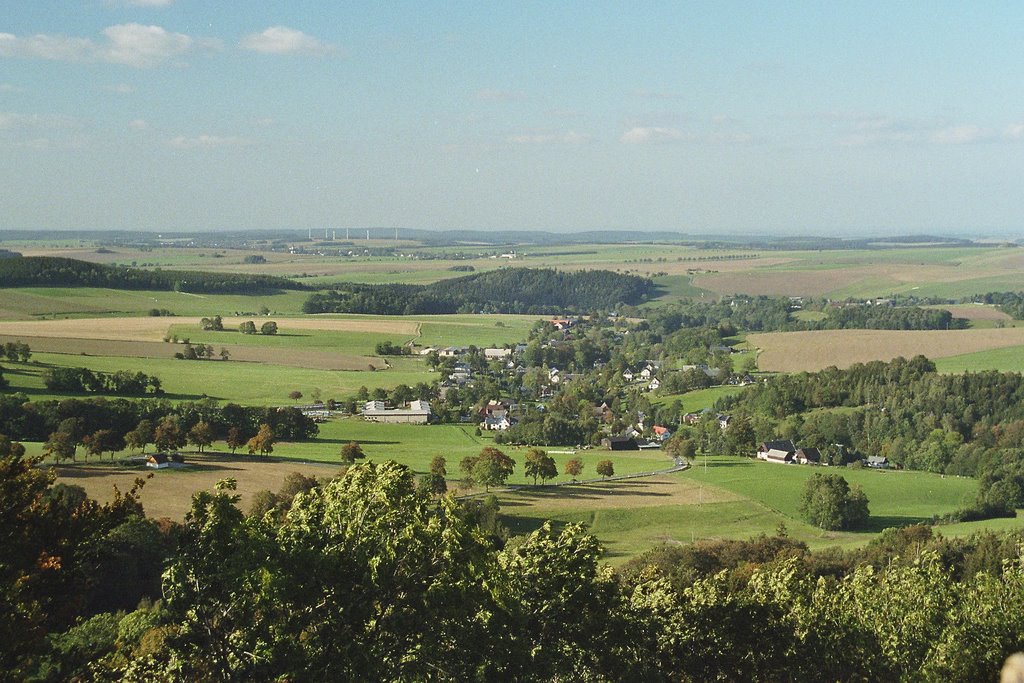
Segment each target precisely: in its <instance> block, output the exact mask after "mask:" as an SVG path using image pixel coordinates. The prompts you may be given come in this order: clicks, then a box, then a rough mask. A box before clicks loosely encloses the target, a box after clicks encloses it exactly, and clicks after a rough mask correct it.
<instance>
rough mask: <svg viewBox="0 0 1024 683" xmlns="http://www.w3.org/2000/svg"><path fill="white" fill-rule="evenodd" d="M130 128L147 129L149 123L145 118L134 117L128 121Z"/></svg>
mask: <svg viewBox="0 0 1024 683" xmlns="http://www.w3.org/2000/svg"><path fill="white" fill-rule="evenodd" d="M128 128H130V129H131V130H146V129H147V128H149V124H148V123H146V120H145V119H132V120H131V121H129V122H128Z"/></svg>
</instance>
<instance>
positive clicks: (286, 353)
mask: <svg viewBox="0 0 1024 683" xmlns="http://www.w3.org/2000/svg"><path fill="white" fill-rule="evenodd" d="M9 341H23V342H25V343H26V344H28V345H29V346H30V347H31V348H32V350H33V351H34V352H37V353H63V354H68V355H74V356H113V357H118V358H164V359H167V358H173V357H174V354H175V353H176V352H178V351H181V349H182V348H183V347H182V345H181V344H171V343H169V342H162V341H159V342H153V341H112V340H104V339H80V338H74V337H72V338H60V337H28V336H10V335H4V334H0V343H4V342H9ZM221 349H227V350H228V353H230V354H231V362H232V363H234V362H249V363H273V364H275V365H285V366H288V367H293V368H309V369H311V370H366V369H367V368H368V367H369V366H370V365H371V364H372V365H375V366H377V367H383V366H384V364H385V362H384V361H383V360H381V359H380V358H377V357H375V356H355V355H346V354H339V353H335V352H333V351H320V350H316V349H280V348H276V347H268V346H247V345H235V344H218V345H216V346H214V351H215V353H220V350H221Z"/></svg>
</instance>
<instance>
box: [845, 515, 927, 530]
mask: <svg viewBox="0 0 1024 683" xmlns="http://www.w3.org/2000/svg"><path fill="white" fill-rule="evenodd" d="M930 521H931V518H929V517H906V516H899V515H871V516H870V517H868V523H867V524H866V525H864V527H863V528H861V529H857V530H856V531H855V532H854V533H870V534H877V533H881V532H882V531H885V530H886V529H889V528H892V527H903V526H910V525H912V524H924V523H927V522H930Z"/></svg>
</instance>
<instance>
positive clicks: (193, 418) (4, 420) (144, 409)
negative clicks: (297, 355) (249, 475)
mask: <svg viewBox="0 0 1024 683" xmlns="http://www.w3.org/2000/svg"><path fill="white" fill-rule="evenodd" d="M166 418H172V419H173V420H174V421H175V422H176V424H177V427H178V428H180V429H181V431H182V432H183V433H187V432H188V431H189V430H191V429H192V428H193V427H194V426H195V425H196V424H198V423H200V422H204V423H206V424H207V425H209V427H210V429H211V431H212V436H213V437H214V438H216V439H223V438H225V437H227V436H228V433H229V432H230V430H231V429H232V428H236V429H238V430H239V431H240V434H241V436H243V437H245V438H249V437H250V436H252V435H254V434H256V433H257V431H258V430H259V426H260V425H261V424H266V425H269V426H270V427H271V428H272V429H273V430H274V433H275V434H276V435H277V438H279V439H285V440H289V441H291V440H298V441H302V440H306V439H311V438H313V437H314V436H316V434H317V432H318V431H319V430H318V428H317V426H316V423H315V422H313V420H312V419H310V418H309V417H306V416H305V415H303V414H302V411H301V410H299V409H298V408H295V407H291V406H285V407H280V408H274V407H254V406H240V405H237V404H234V403H226V404H224V405H219V404H218V403H217V402H216V401H195V402H191V401H181V402H171V401H168V400H164V399H145V400H139V399H127V398H109V399H108V398H104V397H95V398H65V399H61V400H49V401H29V400H28V397H27V396H26V395H25V394H6V395H2V396H0V434H5V435H10V437H11V438H13V439H16V440H18V441H46V440H47V439H49V437H50V436H51V435H52V434H53V433H55V432H58V431H61V430H65V431H70V432H71V433H72V434H73V436H75V438H76V439H78V440H79V441H80V439H81V437H83V436H85V435H88V434H92V433H94V432H96V431H99V430H112V431H114V432H116V433H117V434H120V435H122V436H124V435H127V434H128V433H129V432H131V431H133V430H134V429H136V428H137V427H138V425H139V423H140V422H143V421H147V422H150V423H153V424H156V423H159V422H161V421H162V420H164V419H166ZM69 421H70V422H69ZM69 425H70V426H69ZM150 443H152V442H150Z"/></svg>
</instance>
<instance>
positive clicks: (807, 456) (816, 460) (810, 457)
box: [796, 448, 821, 465]
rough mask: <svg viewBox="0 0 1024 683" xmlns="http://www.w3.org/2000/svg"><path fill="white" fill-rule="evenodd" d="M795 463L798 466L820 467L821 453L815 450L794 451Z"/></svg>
mask: <svg viewBox="0 0 1024 683" xmlns="http://www.w3.org/2000/svg"><path fill="white" fill-rule="evenodd" d="M796 462H797V464H798V465H820V464H821V451H819V450H818V449H817V448H798V449H796Z"/></svg>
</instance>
